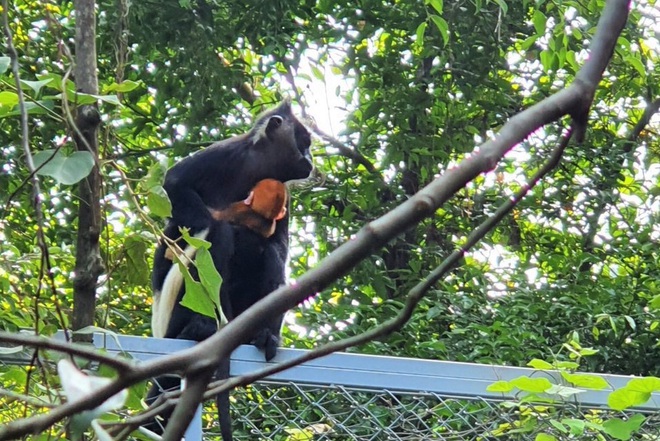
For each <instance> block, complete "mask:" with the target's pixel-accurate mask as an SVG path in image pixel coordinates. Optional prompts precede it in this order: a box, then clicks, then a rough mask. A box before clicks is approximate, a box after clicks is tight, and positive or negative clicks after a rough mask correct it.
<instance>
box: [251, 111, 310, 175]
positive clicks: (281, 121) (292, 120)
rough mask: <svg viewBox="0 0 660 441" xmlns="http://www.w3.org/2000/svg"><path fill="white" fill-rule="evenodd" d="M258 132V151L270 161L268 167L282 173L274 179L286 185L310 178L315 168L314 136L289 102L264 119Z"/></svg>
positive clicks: (262, 118) (256, 141)
mask: <svg viewBox="0 0 660 441" xmlns="http://www.w3.org/2000/svg"><path fill="white" fill-rule="evenodd" d="M255 130H256V136H255V137H254V138H253V139H254V140H255V143H254V147H255V149H256V150H257V151H259V154H260V155H261V156H262V157H263V158H266V161H265V164H264V165H266V166H267V167H268V168H269V169H270V170H273V169H275V170H277V171H278V173H277V176H273V177H274V178H276V179H278V180H280V181H282V182H286V181H290V180H294V179H304V178H307V177H308V176H309V175H310V173H311V172H312V170H313V168H314V166H313V164H312V154H311V151H310V146H311V143H312V138H311V134H310V133H309V131H308V130H307V128H305V126H304V125H303V124H302V123H301V122H300V121H298V119H297V118H296V117H295V116H294V115H293V113H292V112H291V107H290V105H289V104H288V103H287V102H285V103H284V104H282V105H280V106H279V107H277V108H276V109H274V110H273V111H271V112H269V113H268V114H266V115H264V116H263V117H261V118H260V120H259V123H258V125H257V126H256V127H255Z"/></svg>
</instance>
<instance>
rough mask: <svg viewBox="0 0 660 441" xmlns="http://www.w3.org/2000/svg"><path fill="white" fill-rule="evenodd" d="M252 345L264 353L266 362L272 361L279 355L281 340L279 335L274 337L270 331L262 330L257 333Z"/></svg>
mask: <svg viewBox="0 0 660 441" xmlns="http://www.w3.org/2000/svg"><path fill="white" fill-rule="evenodd" d="M252 344H253V345H254V346H256V348H257V349H259V350H261V351H264V355H265V357H266V361H270V360H272V359H273V357H275V355H276V354H277V347H278V346H279V344H280V338H279V336H277V335H273V333H272V332H271V330H270V329H262V330H261V331H259V332H258V333H257V336H256V337H255V338H254V340H252Z"/></svg>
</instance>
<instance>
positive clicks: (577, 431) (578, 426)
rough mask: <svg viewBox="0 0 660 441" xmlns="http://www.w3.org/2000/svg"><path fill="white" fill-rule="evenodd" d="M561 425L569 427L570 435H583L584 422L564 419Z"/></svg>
mask: <svg viewBox="0 0 660 441" xmlns="http://www.w3.org/2000/svg"><path fill="white" fill-rule="evenodd" d="M561 423H562V424H564V425H565V426H568V427H569V429H570V431H571V434H572V435H575V436H580V435H582V434H583V433H584V428H585V425H586V423H585V422H584V420H578V419H575V418H566V419H563V420H561Z"/></svg>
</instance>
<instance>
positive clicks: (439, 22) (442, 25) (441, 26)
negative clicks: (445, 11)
mask: <svg viewBox="0 0 660 441" xmlns="http://www.w3.org/2000/svg"><path fill="white" fill-rule="evenodd" d="M431 20H432V21H433V23H435V27H437V28H438V31H440V36H441V37H442V41H443V42H444V45H445V46H446V45H447V43H449V25H448V24H447V22H446V21H445V19H444V18H442V17H440V16H438V15H431Z"/></svg>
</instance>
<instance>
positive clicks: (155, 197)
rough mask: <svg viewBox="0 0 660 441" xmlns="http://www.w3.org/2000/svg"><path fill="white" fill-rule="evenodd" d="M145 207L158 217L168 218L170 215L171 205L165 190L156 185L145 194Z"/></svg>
mask: <svg viewBox="0 0 660 441" xmlns="http://www.w3.org/2000/svg"><path fill="white" fill-rule="evenodd" d="M147 207H149V211H150V212H152V213H153V214H154V215H156V216H158V217H170V216H171V215H172V203H171V202H170V198H169V197H167V193H166V192H165V189H164V188H163V187H162V186H160V185H156V186H154V187H151V188H150V189H149V193H147Z"/></svg>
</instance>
